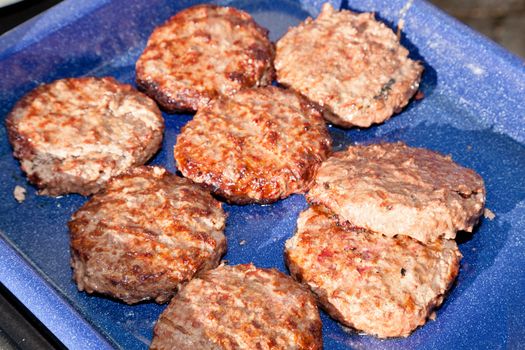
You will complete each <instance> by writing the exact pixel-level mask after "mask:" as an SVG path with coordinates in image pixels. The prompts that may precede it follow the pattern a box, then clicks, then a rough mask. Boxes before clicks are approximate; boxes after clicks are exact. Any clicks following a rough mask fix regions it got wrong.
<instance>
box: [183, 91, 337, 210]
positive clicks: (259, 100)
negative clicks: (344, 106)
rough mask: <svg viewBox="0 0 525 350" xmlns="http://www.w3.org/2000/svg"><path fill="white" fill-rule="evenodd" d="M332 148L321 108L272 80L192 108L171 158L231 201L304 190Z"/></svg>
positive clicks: (263, 200) (262, 199) (264, 198)
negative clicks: (315, 106) (269, 83)
mask: <svg viewBox="0 0 525 350" xmlns="http://www.w3.org/2000/svg"><path fill="white" fill-rule="evenodd" d="M330 148H331V141H330V136H329V134H328V131H327V128H326V125H325V122H324V120H323V118H322V116H321V113H320V112H319V111H318V110H317V109H315V108H314V107H313V106H312V105H311V104H310V103H309V101H308V100H306V99H305V98H303V97H302V96H300V95H298V94H296V93H294V92H292V91H288V90H283V89H279V88H276V87H273V86H269V87H264V88H256V89H246V90H242V91H241V92H239V93H237V94H236V95H234V96H232V97H231V98H220V99H218V100H215V101H213V102H212V104H211V105H210V106H209V107H207V108H204V109H201V110H199V111H198V112H197V114H196V115H195V117H194V118H193V120H191V121H190V122H189V123H188V124H186V126H185V127H184V128H183V129H182V131H181V133H180V134H179V136H178V138H177V144H176V145H175V159H176V161H177V166H178V168H179V170H180V171H181V172H182V173H183V174H184V176H186V177H189V178H190V179H192V180H193V181H195V182H198V183H205V184H208V185H209V186H211V188H212V189H213V191H215V193H217V194H219V195H220V196H223V197H225V198H226V199H227V200H228V201H231V202H234V203H240V204H244V203H251V202H256V203H270V202H274V201H276V200H278V199H281V198H285V197H287V196H289V195H290V194H292V193H302V192H305V191H306V190H307V189H308V187H309V186H310V183H311V180H312V178H313V176H314V175H315V171H316V170H317V168H318V166H319V165H320V163H321V162H322V161H323V160H324V159H326V158H327V156H328V154H329V152H330Z"/></svg>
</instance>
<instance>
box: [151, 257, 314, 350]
mask: <svg viewBox="0 0 525 350" xmlns="http://www.w3.org/2000/svg"><path fill="white" fill-rule="evenodd" d="M321 327H322V325H321V320H320V318H319V312H318V310H317V305H316V301H315V298H314V296H313V295H312V293H310V291H309V290H308V289H307V288H306V287H305V286H303V285H301V284H299V283H297V282H295V281H294V280H293V279H292V278H290V277H289V276H286V275H284V274H283V273H281V272H278V271H277V270H274V269H262V268H256V267H255V266H253V265H251V264H248V265H237V266H223V265H221V266H219V267H218V268H216V269H214V270H210V271H207V272H206V273H204V274H202V275H201V276H200V277H199V278H195V279H193V280H192V281H190V282H189V283H188V284H187V285H186V286H184V288H183V289H182V290H181V291H180V293H179V294H177V295H176V296H175V297H174V298H173V299H172V300H171V302H170V304H169V306H168V307H167V308H166V310H164V312H163V313H162V315H161V316H160V318H159V320H158V321H157V324H156V326H155V330H154V335H153V341H152V343H151V349H152V350H153V349H156V350H161V349H166V350H168V349H179V350H195V349H202V350H206V349H210V350H211V349H214V350H215V349H261V350H263V349H268V350H269V349H274V350H277V349H287V350H288V349H289V350H292V349H297V350H299V349H309V350H315V349H321V348H322V336H321V331H322V330H321Z"/></svg>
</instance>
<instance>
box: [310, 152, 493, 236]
mask: <svg viewBox="0 0 525 350" xmlns="http://www.w3.org/2000/svg"><path fill="white" fill-rule="evenodd" d="M307 198H308V200H309V202H311V203H316V204H322V205H324V206H326V207H328V208H329V209H330V210H331V211H333V212H334V213H335V214H337V215H338V216H339V218H340V220H341V221H348V222H350V223H352V224H354V225H356V226H360V227H365V228H367V229H370V230H372V231H376V232H380V233H382V234H384V235H386V236H389V237H392V236H395V235H408V236H411V237H413V238H416V239H418V240H420V241H422V242H430V241H433V240H436V239H438V238H440V237H445V238H455V237H456V232H457V231H458V230H464V231H469V232H471V231H472V229H473V227H474V225H475V224H476V223H477V221H478V219H479V217H480V215H481V214H482V213H483V208H484V205H485V186H484V183H483V179H482V178H481V177H480V176H479V175H478V174H477V173H476V172H474V171H473V170H471V169H467V168H464V167H462V166H460V165H458V164H456V163H454V162H453V161H452V159H451V158H450V157H446V156H443V155H441V154H439V153H437V152H433V151H430V150H427V149H423V148H414V147H408V146H407V145H405V144H403V143H384V144H374V145H368V146H351V147H349V148H348V150H346V151H341V152H337V153H335V154H334V155H333V156H332V157H330V158H329V159H328V160H327V161H326V162H324V163H323V164H322V165H321V167H320V168H319V171H318V173H317V176H316V178H315V182H314V185H313V186H312V189H311V190H310V192H309V193H308V195H307Z"/></svg>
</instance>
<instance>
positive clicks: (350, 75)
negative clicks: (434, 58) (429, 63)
mask: <svg viewBox="0 0 525 350" xmlns="http://www.w3.org/2000/svg"><path fill="white" fill-rule="evenodd" d="M276 46H277V53H276V58H275V69H276V71H277V80H278V81H279V83H281V84H282V85H285V86H289V87H291V88H293V89H294V90H296V91H299V92H300V93H302V94H303V95H305V96H306V97H308V98H309V99H310V100H312V101H314V102H316V103H318V104H319V105H320V106H322V107H324V108H325V109H326V110H328V111H330V112H331V113H327V114H325V116H326V117H327V118H328V120H330V121H331V122H332V123H334V124H336V125H340V126H343V127H351V126H360V127H368V126H370V125H371V124H373V123H381V122H383V121H385V120H387V119H388V118H390V117H391V116H392V114H394V113H397V112H400V111H401V109H402V108H403V107H404V106H405V105H406V104H407V103H408V101H409V99H410V98H411V97H412V95H413V94H414V93H415V92H416V91H417V89H418V87H419V81H420V78H421V74H422V72H423V66H422V65H421V64H420V63H419V62H416V61H413V60H411V59H409V58H408V57H407V56H408V51H407V50H406V49H405V48H404V47H403V46H401V45H400V43H399V39H398V38H397V36H396V35H395V34H394V33H393V32H392V30H391V29H390V28H388V27H387V26H386V25H385V24H383V23H381V22H378V21H376V20H375V18H374V14H373V13H361V14H357V13H353V12H350V11H346V10H343V11H335V10H334V9H333V7H332V6H331V5H330V4H325V5H324V6H323V8H322V11H321V14H320V15H319V17H318V18H317V19H315V20H312V19H311V18H308V19H306V21H304V22H303V23H301V24H300V25H299V26H297V27H294V28H291V29H290V30H289V31H288V33H286V34H285V35H284V36H283V37H282V38H281V39H280V40H279V41H278V42H277V45H276Z"/></svg>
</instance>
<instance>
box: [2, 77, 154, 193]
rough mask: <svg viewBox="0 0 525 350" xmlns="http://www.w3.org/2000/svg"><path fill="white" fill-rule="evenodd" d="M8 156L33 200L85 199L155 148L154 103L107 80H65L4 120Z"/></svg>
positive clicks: (47, 87)
mask: <svg viewBox="0 0 525 350" xmlns="http://www.w3.org/2000/svg"><path fill="white" fill-rule="evenodd" d="M6 124H7V130H8V134H9V140H10V142H11V144H12V145H13V149H14V156H15V157H16V158H18V159H19V160H20V164H21V167H22V170H23V171H24V172H25V173H26V174H27V177H28V178H29V181H31V182H32V183H34V184H35V185H37V186H38V187H39V188H40V193H41V194H45V195H51V196H58V195H61V194H66V193H72V192H75V193H80V194H83V195H89V194H92V193H96V192H98V191H99V190H101V189H102V188H103V187H104V186H105V184H106V182H107V181H108V180H109V178H110V177H112V176H115V175H118V174H120V173H122V172H123V171H125V170H126V169H128V168H130V167H133V166H136V165H142V164H144V163H145V162H146V161H147V160H148V159H149V158H150V157H151V156H152V155H153V154H155V152H157V150H158V149H159V147H160V145H161V142H162V134H163V131H164V120H163V119H162V115H161V113H160V111H159V109H158V107H157V105H156V104H155V102H154V101H153V100H151V99H150V98H149V97H147V96H146V95H144V94H142V93H140V92H138V91H136V90H134V89H133V88H132V87H131V86H130V85H127V84H120V83H118V82H117V81H116V80H115V79H113V78H91V77H89V78H70V79H62V80H57V81H55V82H53V83H50V84H46V85H41V86H39V87H37V88H36V89H34V90H33V91H31V92H30V93H28V94H27V95H26V96H24V97H23V98H22V99H21V100H20V101H19V102H18V103H17V104H16V105H15V107H14V108H13V110H12V111H11V113H10V114H9V116H8V117H7V120H6Z"/></svg>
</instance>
